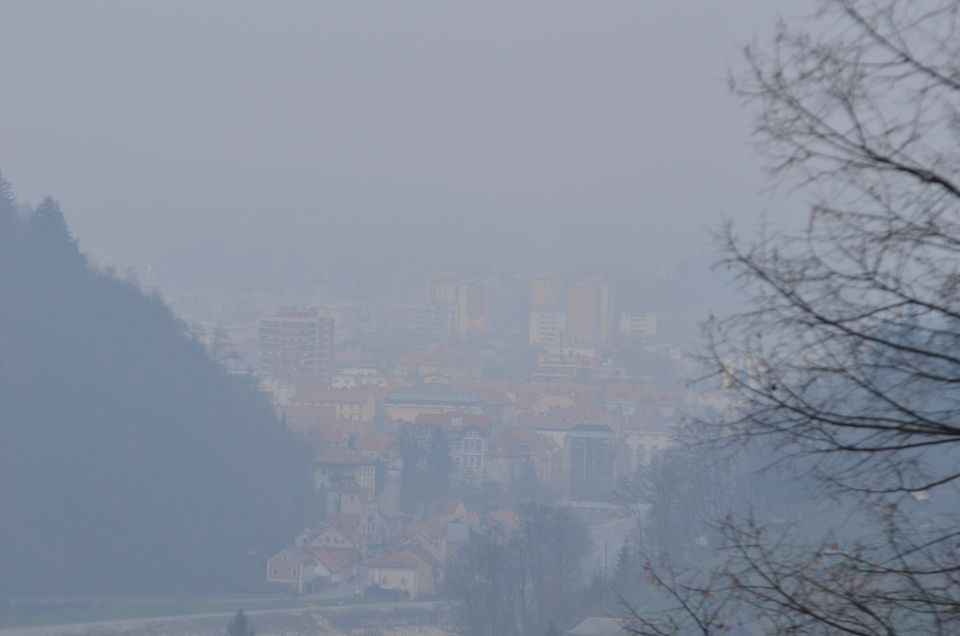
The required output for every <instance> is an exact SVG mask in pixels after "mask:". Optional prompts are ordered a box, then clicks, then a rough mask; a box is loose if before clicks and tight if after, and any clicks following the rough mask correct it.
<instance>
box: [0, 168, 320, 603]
mask: <svg viewBox="0 0 960 636" xmlns="http://www.w3.org/2000/svg"><path fill="white" fill-rule="evenodd" d="M306 466H307V464H306V462H305V458H303V457H301V456H300V454H299V451H297V450H296V448H295V447H294V446H293V444H292V443H291V440H290V439H289V438H288V435H287V432H286V431H285V430H284V427H283V426H282V425H281V424H280V422H278V420H277V418H276V416H275V414H274V412H273V410H272V407H271V405H270V403H269V402H268V400H267V399H266V398H265V397H264V396H263V395H261V394H260V393H259V391H257V389H256V387H255V385H253V384H252V383H251V382H250V381H249V380H247V379H245V378H238V377H233V376H230V375H228V374H227V373H226V372H225V371H224V370H223V369H222V368H221V367H220V366H219V365H218V364H216V363H215V362H213V361H212V360H211V359H210V358H209V356H208V355H207V354H206V352H205V351H204V349H203V348H202V347H201V345H200V344H199V343H198V342H197V341H196V340H195V339H194V338H192V337H191V336H190V335H189V333H188V330H187V328H186V325H184V324H183V323H181V322H179V321H178V320H177V319H176V318H175V317H174V316H173V314H172V313H171V311H170V310H169V309H168V308H167V306H166V305H164V303H163V302H162V301H161V300H160V299H158V298H155V297H151V296H149V295H146V294H145V293H143V292H142V291H141V290H140V289H138V288H137V286H136V285H134V284H131V283H128V282H124V281H121V280H119V279H117V278H116V277H114V276H113V275H111V274H108V273H105V272H103V271H100V270H98V269H97V268H95V267H93V266H92V265H91V264H90V263H89V262H88V260H87V258H86V257H85V256H84V254H83V253H82V252H81V251H80V249H79V247H78V244H77V242H76V241H75V240H74V239H73V237H72V236H71V234H70V232H69V230H68V228H67V225H66V223H65V221H64V217H63V214H62V213H61V211H60V208H59V207H58V205H57V203H56V202H54V201H53V200H51V199H46V200H44V201H43V202H42V203H41V204H40V205H39V206H37V207H36V208H35V209H31V210H24V209H22V208H21V209H20V210H19V211H18V207H17V204H16V201H15V199H14V196H13V192H12V190H11V188H10V185H9V183H7V182H6V181H4V180H3V179H2V178H0V520H2V522H0V600H2V599H3V598H10V597H13V596H20V595H50V596H54V595H79V594H83V595H90V594H101V593H124V594H127V593H131V594H136V593H168V594H169V593H177V594H183V593H193V592H214V591H232V590H239V589H242V588H244V587H245V586H246V585H249V584H251V583H253V582H255V581H259V580H260V579H261V578H262V570H261V567H262V562H263V558H264V557H265V554H264V552H265V551H267V550H270V549H272V548H273V547H275V546H276V545H277V544H279V543H283V542H284V541H285V540H287V539H288V537H289V536H290V534H291V532H294V531H295V530H296V529H297V527H298V526H299V523H300V519H299V518H298V516H299V511H301V510H302V505H301V504H300V499H301V497H302V494H303V493H304V492H305V488H306V487H307V484H308V472H307V468H306Z"/></svg>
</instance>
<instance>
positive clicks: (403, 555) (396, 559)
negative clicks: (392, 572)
mask: <svg viewBox="0 0 960 636" xmlns="http://www.w3.org/2000/svg"><path fill="white" fill-rule="evenodd" d="M367 567H373V568H404V569H410V570H415V569H417V568H419V567H420V561H419V560H418V559H417V557H415V556H414V555H413V554H411V553H410V551H409V550H407V549H406V548H400V549H397V550H394V551H392V552H387V553H386V554H381V555H380V556H377V557H374V558H373V559H371V560H369V561H367Z"/></svg>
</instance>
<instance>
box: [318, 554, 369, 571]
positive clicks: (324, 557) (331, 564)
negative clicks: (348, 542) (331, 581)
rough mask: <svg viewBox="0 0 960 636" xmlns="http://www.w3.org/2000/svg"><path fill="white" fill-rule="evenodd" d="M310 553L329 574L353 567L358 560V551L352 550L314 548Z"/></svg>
mask: <svg viewBox="0 0 960 636" xmlns="http://www.w3.org/2000/svg"><path fill="white" fill-rule="evenodd" d="M312 552H313V554H314V555H315V556H316V559H317V561H319V562H320V564H321V565H323V567H325V568H327V570H328V571H329V572H330V573H331V574H335V573H337V572H340V571H341V570H346V569H347V568H351V567H353V564H354V563H356V562H357V561H358V560H359V558H360V551H359V550H355V549H353V548H314V549H313V550H312Z"/></svg>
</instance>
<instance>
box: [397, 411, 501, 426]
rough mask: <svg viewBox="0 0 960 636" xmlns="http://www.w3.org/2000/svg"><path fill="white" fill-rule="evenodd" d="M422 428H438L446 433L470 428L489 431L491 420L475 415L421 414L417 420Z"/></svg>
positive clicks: (452, 413) (484, 416)
mask: <svg viewBox="0 0 960 636" xmlns="http://www.w3.org/2000/svg"><path fill="white" fill-rule="evenodd" d="M415 421H416V423H417V424H420V425H422V426H436V427H437V428H439V429H441V430H444V431H463V430H466V429H468V428H477V429H483V430H486V429H489V428H490V418H489V417H487V416H486V415H477V414H475V413H454V412H451V413H443V414H442V415H441V414H439V413H421V414H420V415H418V416H417V419H416V420H415Z"/></svg>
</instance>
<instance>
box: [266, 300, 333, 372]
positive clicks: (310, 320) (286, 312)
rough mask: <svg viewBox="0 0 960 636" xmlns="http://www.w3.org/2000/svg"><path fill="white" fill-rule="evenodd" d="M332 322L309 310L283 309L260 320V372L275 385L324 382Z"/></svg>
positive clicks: (329, 367)
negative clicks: (274, 381) (273, 381)
mask: <svg viewBox="0 0 960 636" xmlns="http://www.w3.org/2000/svg"><path fill="white" fill-rule="evenodd" d="M333 327H334V322H333V319H332V318H321V317H320V316H318V315H317V312H316V311H315V310H312V309H301V308H297V307H284V308H283V309H281V310H280V311H278V312H277V314H276V315H275V316H273V317H271V318H264V319H263V320H261V321H260V373H261V375H265V376H267V377H269V378H272V379H274V380H277V381H279V382H293V383H295V382H298V381H310V382H316V381H321V382H327V381H329V380H330V374H331V372H332V370H333V356H334V331H333Z"/></svg>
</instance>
